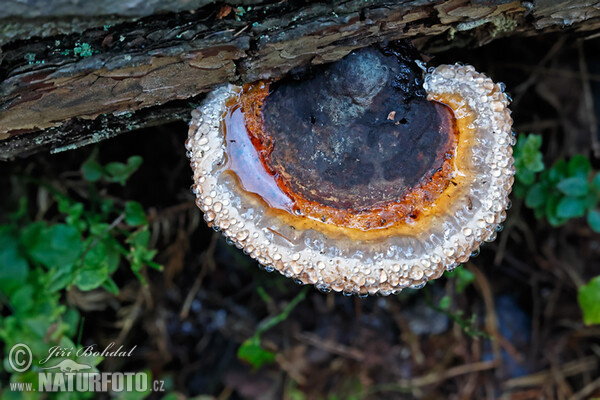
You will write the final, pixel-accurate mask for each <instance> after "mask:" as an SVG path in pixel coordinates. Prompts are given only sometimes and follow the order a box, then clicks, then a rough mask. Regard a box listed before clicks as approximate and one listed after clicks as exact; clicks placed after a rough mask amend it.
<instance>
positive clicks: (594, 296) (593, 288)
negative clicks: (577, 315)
mask: <svg viewBox="0 0 600 400" xmlns="http://www.w3.org/2000/svg"><path fill="white" fill-rule="evenodd" d="M577 299H578V300H579V306H580V307H581V310H582V311H583V322H585V323H586V324H587V325H593V324H600V276H597V277H595V278H593V279H591V280H590V281H589V282H588V283H587V284H586V285H583V286H581V287H580V288H579V293H578V295H577Z"/></svg>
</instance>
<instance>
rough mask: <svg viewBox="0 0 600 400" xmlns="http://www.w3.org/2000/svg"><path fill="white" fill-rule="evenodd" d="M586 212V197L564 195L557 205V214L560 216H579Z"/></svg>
mask: <svg viewBox="0 0 600 400" xmlns="http://www.w3.org/2000/svg"><path fill="white" fill-rule="evenodd" d="M584 214H585V199H581V198H577V197H563V198H562V199H560V201H559V202H558V205H557V206H556V216H557V217H559V218H567V219H568V218H578V217H583V216H584Z"/></svg>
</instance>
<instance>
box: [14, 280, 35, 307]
mask: <svg viewBox="0 0 600 400" xmlns="http://www.w3.org/2000/svg"><path fill="white" fill-rule="evenodd" d="M10 304H11V305H12V308H13V310H14V311H15V313H16V314H23V313H26V312H27V311H28V310H30V309H32V308H33V306H34V305H35V300H34V289H33V287H32V286H30V285H24V286H21V287H20V288H19V289H18V290H16V291H15V292H14V293H13V295H12V296H11V298H10Z"/></svg>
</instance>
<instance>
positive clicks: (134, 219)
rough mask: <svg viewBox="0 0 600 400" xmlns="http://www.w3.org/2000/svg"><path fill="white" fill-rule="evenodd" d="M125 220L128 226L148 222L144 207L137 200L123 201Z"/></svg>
mask: <svg viewBox="0 0 600 400" xmlns="http://www.w3.org/2000/svg"><path fill="white" fill-rule="evenodd" d="M125 222H126V223H127V225H129V226H139V225H145V224H147V223H148V220H147V219H146V213H145V212H144V208H143V207H142V206H141V204H140V203H138V202H137V201H128V202H127V203H125Z"/></svg>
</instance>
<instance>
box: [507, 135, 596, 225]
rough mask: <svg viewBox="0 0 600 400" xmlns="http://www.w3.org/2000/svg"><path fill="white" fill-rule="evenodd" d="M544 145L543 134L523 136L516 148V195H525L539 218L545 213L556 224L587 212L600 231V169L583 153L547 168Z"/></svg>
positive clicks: (588, 218)
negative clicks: (593, 165) (593, 168)
mask: <svg viewBox="0 0 600 400" xmlns="http://www.w3.org/2000/svg"><path fill="white" fill-rule="evenodd" d="M541 145H542V137H541V136H540V135H529V136H525V135H521V136H519V140H518V142H517V146H516V147H515V151H514V157H515V168H516V170H517V173H516V183H515V188H514V192H515V195H516V196H517V197H521V198H524V199H525V205H526V206H527V207H529V208H532V209H533V210H534V213H535V216H536V218H542V217H545V218H546V219H547V220H548V222H549V223H550V224H551V225H552V226H560V225H562V224H564V223H565V222H567V221H568V220H569V219H571V218H579V217H584V216H585V217H587V221H588V224H589V225H590V228H591V229H592V230H593V231H595V232H600V210H599V209H598V203H599V202H600V172H597V171H592V167H591V164H590V161H589V160H588V159H587V158H586V157H584V156H582V155H576V156H574V157H572V158H571V159H570V160H568V161H566V160H559V161H557V162H556V163H554V164H553V165H552V167H550V168H547V169H545V168H544V163H543V161H542V153H541V152H540V148H541Z"/></svg>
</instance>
